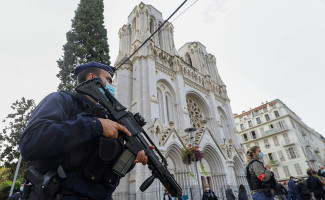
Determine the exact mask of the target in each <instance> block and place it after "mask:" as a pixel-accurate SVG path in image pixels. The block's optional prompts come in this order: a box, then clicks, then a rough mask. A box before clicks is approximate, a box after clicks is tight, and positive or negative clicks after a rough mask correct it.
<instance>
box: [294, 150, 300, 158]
mask: <svg viewBox="0 0 325 200" xmlns="http://www.w3.org/2000/svg"><path fill="white" fill-rule="evenodd" d="M293 150H295V153H296V157H297V158H299V151H298V149H297V147H293Z"/></svg>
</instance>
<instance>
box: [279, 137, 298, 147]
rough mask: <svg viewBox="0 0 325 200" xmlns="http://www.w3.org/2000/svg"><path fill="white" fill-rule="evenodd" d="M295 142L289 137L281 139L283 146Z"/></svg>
mask: <svg viewBox="0 0 325 200" xmlns="http://www.w3.org/2000/svg"><path fill="white" fill-rule="evenodd" d="M294 144H295V142H294V141H293V140H290V139H289V138H286V139H284V141H281V145H282V146H283V147H286V146H290V145H294Z"/></svg>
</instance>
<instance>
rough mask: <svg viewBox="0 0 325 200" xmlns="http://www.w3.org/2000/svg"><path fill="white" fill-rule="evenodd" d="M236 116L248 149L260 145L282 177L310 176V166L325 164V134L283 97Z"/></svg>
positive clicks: (265, 159) (265, 158)
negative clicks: (307, 122)
mask: <svg viewBox="0 0 325 200" xmlns="http://www.w3.org/2000/svg"><path fill="white" fill-rule="evenodd" d="M234 118H235V122H236V128H237V131H238V134H240V138H241V141H242V146H243V147H244V149H245V150H246V151H247V150H248V149H249V148H250V147H252V146H255V145H257V146H259V147H260V148H261V151H262V152H263V153H264V158H263V161H264V163H266V164H270V165H271V167H272V169H271V170H272V171H273V172H274V174H275V176H276V178H277V179H278V180H279V181H281V180H286V179H289V177H290V176H294V177H307V174H306V170H307V169H308V168H310V167H312V168H315V169H319V168H320V167H321V166H323V165H324V153H325V138H324V137H323V136H322V135H320V134H319V133H317V132H316V131H315V130H313V129H311V128H310V127H308V126H307V125H306V124H305V123H304V122H303V121H302V120H301V119H300V118H299V116H297V115H296V114H295V113H294V112H293V111H292V110H290V109H289V108H288V107H287V106H286V105H285V104H284V103H283V102H281V101H280V100H278V99H276V100H274V101H272V102H266V103H262V105H260V106H258V107H256V108H254V109H250V110H249V111H247V112H245V111H244V112H243V113H242V114H239V115H238V114H234Z"/></svg>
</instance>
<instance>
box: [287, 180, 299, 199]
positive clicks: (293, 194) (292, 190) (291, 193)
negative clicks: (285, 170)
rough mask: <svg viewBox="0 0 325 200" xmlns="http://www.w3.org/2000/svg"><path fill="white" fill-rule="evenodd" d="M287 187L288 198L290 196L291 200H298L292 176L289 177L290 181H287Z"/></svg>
mask: <svg viewBox="0 0 325 200" xmlns="http://www.w3.org/2000/svg"><path fill="white" fill-rule="evenodd" d="M288 187H289V197H290V196H291V198H292V199H293V200H299V193H298V188H297V186H296V183H295V181H294V177H293V176H290V180H289V181H288Z"/></svg>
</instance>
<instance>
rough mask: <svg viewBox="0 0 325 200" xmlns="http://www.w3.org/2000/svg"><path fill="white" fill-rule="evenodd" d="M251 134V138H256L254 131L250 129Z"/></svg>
mask: <svg viewBox="0 0 325 200" xmlns="http://www.w3.org/2000/svg"><path fill="white" fill-rule="evenodd" d="M251 134H252V138H253V139H256V138H257V137H256V133H255V131H251Z"/></svg>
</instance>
